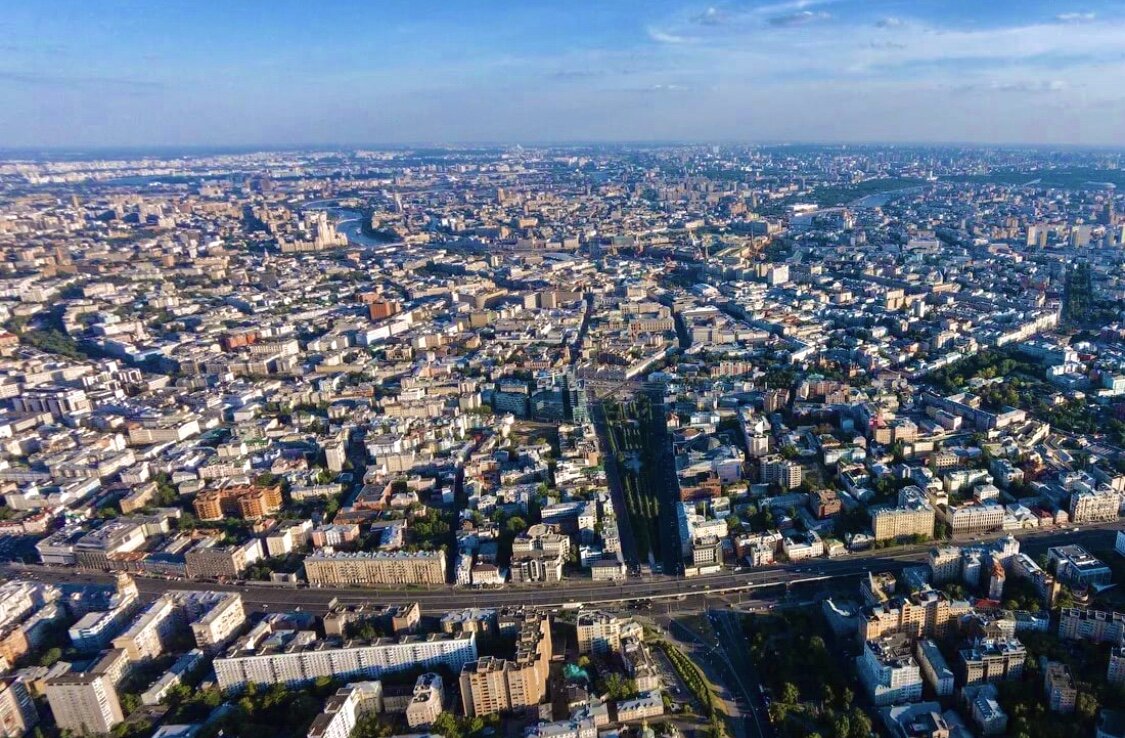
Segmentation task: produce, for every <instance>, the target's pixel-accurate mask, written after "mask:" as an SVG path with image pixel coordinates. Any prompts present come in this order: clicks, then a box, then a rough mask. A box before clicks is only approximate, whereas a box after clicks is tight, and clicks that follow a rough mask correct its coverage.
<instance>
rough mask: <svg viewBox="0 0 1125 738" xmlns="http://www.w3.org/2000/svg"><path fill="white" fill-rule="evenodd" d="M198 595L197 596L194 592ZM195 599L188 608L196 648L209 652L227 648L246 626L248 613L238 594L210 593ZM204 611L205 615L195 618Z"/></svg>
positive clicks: (188, 604) (190, 600)
mask: <svg viewBox="0 0 1125 738" xmlns="http://www.w3.org/2000/svg"><path fill="white" fill-rule="evenodd" d="M192 594H196V593H192ZM198 594H199V595H201V596H196V597H192V598H190V599H189V600H188V602H187V604H186V605H185V607H186V609H187V611H188V617H189V619H190V627H191V634H192V636H193V637H194V638H195V645H196V646H198V647H199V648H201V649H203V650H204V651H207V652H209V653H214V652H215V651H217V650H218V649H220V648H222V647H223V646H225V645H226V644H227V643H228V642H229V641H230V639H231V638H232V637H234V635H235V634H236V633H238V631H239V629H240V628H242V626H243V624H245V623H246V610H245V609H244V608H243V607H242V596H241V595H239V594H238V593H237V592H206V593H198ZM200 609H202V611H203V614H202V615H199V616H195V617H193V616H194V615H195V614H196V613H197V612H198V611H199V610H200Z"/></svg>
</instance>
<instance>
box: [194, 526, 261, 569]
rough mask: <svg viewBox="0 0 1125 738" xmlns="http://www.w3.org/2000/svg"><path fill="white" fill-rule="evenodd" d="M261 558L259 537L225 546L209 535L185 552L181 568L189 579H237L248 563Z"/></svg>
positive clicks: (220, 540) (218, 539)
mask: <svg viewBox="0 0 1125 738" xmlns="http://www.w3.org/2000/svg"><path fill="white" fill-rule="evenodd" d="M261 558H262V541H261V539H259V538H251V539H250V540H248V541H246V542H245V543H242V544H239V545H228V544H224V543H223V542H222V539H220V538H219V537H218V536H208V537H206V538H201V539H200V540H199V541H198V542H196V543H195V545H194V546H192V547H191V548H190V549H189V550H188V551H187V552H186V553H185V554H184V571H185V573H186V574H187V576H188V577H190V578H192V579H237V578H238V577H239V575H241V574H242V572H243V571H245V570H246V567H247V566H249V565H250V564H252V563H254V562H255V561H258V560H259V559H261Z"/></svg>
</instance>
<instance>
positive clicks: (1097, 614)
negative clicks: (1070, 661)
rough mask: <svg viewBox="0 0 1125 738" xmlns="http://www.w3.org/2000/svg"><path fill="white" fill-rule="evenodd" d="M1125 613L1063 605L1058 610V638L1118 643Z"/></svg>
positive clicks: (1124, 633) (1123, 632) (1124, 630)
mask: <svg viewBox="0 0 1125 738" xmlns="http://www.w3.org/2000/svg"><path fill="white" fill-rule="evenodd" d="M1122 636H1125V615H1123V614H1121V613H1119V612H1105V611H1102V610H1083V609H1080V608H1077V607H1065V608H1062V609H1061V610H1059V638H1062V639H1063V640H1070V641H1093V642H1094V643H1120V642H1121V639H1122Z"/></svg>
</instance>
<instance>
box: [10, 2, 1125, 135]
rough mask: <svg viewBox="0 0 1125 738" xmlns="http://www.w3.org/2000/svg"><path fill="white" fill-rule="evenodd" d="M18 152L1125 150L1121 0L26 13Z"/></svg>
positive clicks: (99, 7) (14, 6)
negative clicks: (653, 145)
mask: <svg viewBox="0 0 1125 738" xmlns="http://www.w3.org/2000/svg"><path fill="white" fill-rule="evenodd" d="M0 28H2V30H3V36H4V42H3V43H2V44H0V95H3V97H4V100H5V104H4V106H3V110H0V145H3V146H5V147H9V148H11V147H33V148H34V147H39V148H43V147H48V148H50V147H64V148H65V147H72V148H73V147H121V146H130V147H136V146H219V145H266V146H268V145H274V146H276V145H308V144H318V145H325V144H361V143H384V144H393V143H420V142H429V143H471V142H574V141H653V140H664V141H669V140H684V141H731V142H751V143H753V142H778V141H801V142H880V141H882V142H975V143H1045V144H1066V145H1103V146H1118V145H1121V144H1122V143H1125V139H1123V136H1125V133H1123V130H1125V129H1123V128H1122V126H1121V123H1120V122H1121V120H1122V118H1123V116H1125V92H1123V90H1122V87H1121V85H1120V80H1121V79H1122V78H1125V61H1123V60H1122V57H1121V54H1120V50H1119V49H1120V45H1121V44H1120V42H1121V39H1122V38H1125V10H1123V8H1122V6H1121V4H1120V3H1118V2H1113V1H1111V0H1089V1H1088V2H1079V1H1076V0H1065V1H1059V0H1053V1H1049V0H997V1H995V2H964V1H961V0H956V1H953V2H931V1H922V2H902V1H901V0H794V1H791V2H716V3H711V4H708V3H691V2H682V1H680V0H676V1H669V0H645V1H643V2H640V1H633V0H625V1H621V2H592V1H590V0H582V1H578V2H566V3H559V2H541V1H536V2H521V3H504V2H483V1H474V2H455V3H442V2H421V3H418V2H399V1H397V0H392V1H388V2H379V3H374V4H373V3H366V2H340V1H331V2H322V3H317V4H315V5H310V4H309V3H305V2H294V1H292V0H285V1H282V2H261V1H252V2H235V3H229V2H228V3H219V2H179V1H176V2H155V3H154V2H130V1H120V0H115V1H113V2H97V3H82V2H71V1H67V0H62V1H60V0H42V1H40V2H34V3H32V2H18V3H9V4H8V6H6V8H5V16H4V18H3V21H2V24H0Z"/></svg>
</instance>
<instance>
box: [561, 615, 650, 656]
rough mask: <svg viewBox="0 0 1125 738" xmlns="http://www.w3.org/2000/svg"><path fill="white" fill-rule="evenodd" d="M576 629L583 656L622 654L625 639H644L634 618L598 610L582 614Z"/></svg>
mask: <svg viewBox="0 0 1125 738" xmlns="http://www.w3.org/2000/svg"><path fill="white" fill-rule="evenodd" d="M575 628H576V630H577V637H578V652H579V653H583V654H587V653H598V654H601V653H620V652H621V642H622V640H623V639H625V638H629V637H633V638H642V637H643V631H642V629H641V626H640V625H639V624H638V623H637V622H636V621H634V620H633V619H632V618H627V617H619V616H617V615H613V614H610V613H606V612H601V611H598V610H584V611H582V612H580V613H579V614H578V620H577V621H576V624H575Z"/></svg>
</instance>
